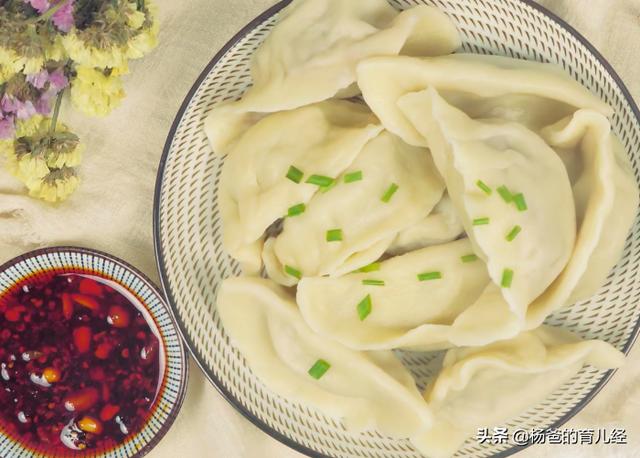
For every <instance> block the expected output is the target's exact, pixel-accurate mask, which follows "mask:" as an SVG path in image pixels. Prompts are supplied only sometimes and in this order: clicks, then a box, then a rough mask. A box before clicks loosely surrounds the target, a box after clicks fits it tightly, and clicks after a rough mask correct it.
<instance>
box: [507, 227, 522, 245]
mask: <svg viewBox="0 0 640 458" xmlns="http://www.w3.org/2000/svg"><path fill="white" fill-rule="evenodd" d="M521 230H522V228H521V227H520V226H514V227H513V229H511V232H509V233H508V234H507V236H506V237H505V238H506V239H507V242H513V240H514V239H515V238H516V237H517V236H518V234H519V233H520V231H521Z"/></svg>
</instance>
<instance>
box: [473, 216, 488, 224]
mask: <svg viewBox="0 0 640 458" xmlns="http://www.w3.org/2000/svg"><path fill="white" fill-rule="evenodd" d="M489 221H490V220H489V218H487V217H484V218H476V219H474V220H473V225H474V226H486V225H487V224H489Z"/></svg>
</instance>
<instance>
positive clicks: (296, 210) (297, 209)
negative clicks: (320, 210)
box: [287, 204, 307, 216]
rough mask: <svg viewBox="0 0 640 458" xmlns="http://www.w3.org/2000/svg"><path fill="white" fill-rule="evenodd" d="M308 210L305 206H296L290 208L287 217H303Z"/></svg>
mask: <svg viewBox="0 0 640 458" xmlns="http://www.w3.org/2000/svg"><path fill="white" fill-rule="evenodd" d="M306 209H307V206H306V205H305V204H298V205H294V206H293V207H291V208H289V211H288V212H287V215H288V216H298V215H302V214H303V213H304V211H305V210H306Z"/></svg>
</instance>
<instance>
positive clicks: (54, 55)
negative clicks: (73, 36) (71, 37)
mask: <svg viewBox="0 0 640 458" xmlns="http://www.w3.org/2000/svg"><path fill="white" fill-rule="evenodd" d="M62 39H63V37H62V36H60V35H56V37H55V39H54V40H53V41H51V42H50V43H49V46H47V48H46V49H45V57H46V58H47V60H53V61H56V62H62V61H63V60H66V59H67V50H66V49H65V48H64V44H63V43H62Z"/></svg>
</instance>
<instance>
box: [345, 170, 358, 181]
mask: <svg viewBox="0 0 640 458" xmlns="http://www.w3.org/2000/svg"><path fill="white" fill-rule="evenodd" d="M360 180H362V170H358V171H357V172H351V173H347V174H346V175H345V176H344V182H345V183H353V182H354V181H360Z"/></svg>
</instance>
